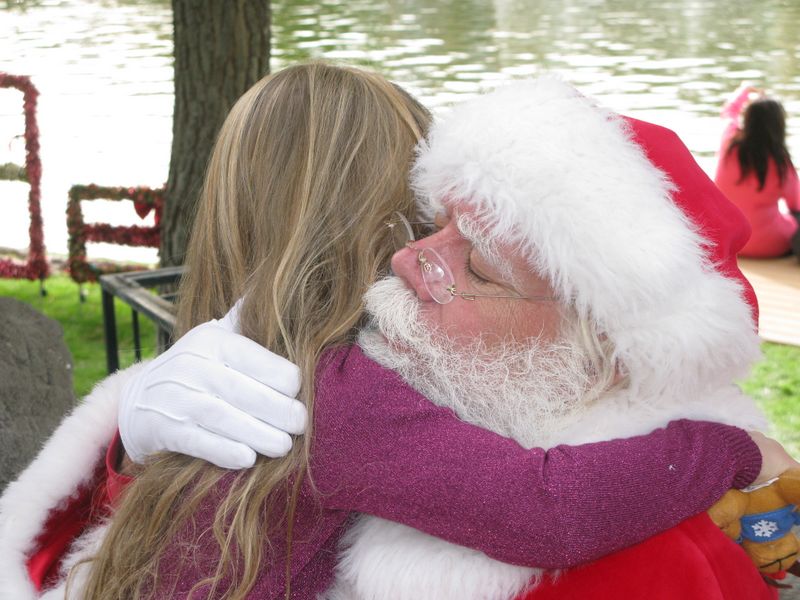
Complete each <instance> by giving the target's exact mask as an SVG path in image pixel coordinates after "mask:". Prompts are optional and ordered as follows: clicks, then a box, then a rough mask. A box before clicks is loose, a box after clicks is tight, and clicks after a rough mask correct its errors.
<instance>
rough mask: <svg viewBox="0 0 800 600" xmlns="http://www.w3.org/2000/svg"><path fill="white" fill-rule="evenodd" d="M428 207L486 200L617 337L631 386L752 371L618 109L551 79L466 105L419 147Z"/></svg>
mask: <svg viewBox="0 0 800 600" xmlns="http://www.w3.org/2000/svg"><path fill="white" fill-rule="evenodd" d="M412 178H413V184H414V186H415V189H416V190H417V192H418V193H419V195H420V198H421V201H422V202H428V203H430V204H431V205H432V206H433V207H434V208H437V207H440V206H441V205H442V202H443V200H445V199H448V202H449V203H451V204H454V205H457V204H458V203H460V202H463V203H467V204H469V205H471V206H473V207H475V208H476V209H477V211H478V214H479V215H481V217H482V218H483V219H485V220H486V222H487V224H488V225H489V227H488V230H489V231H490V232H491V235H493V236H494V237H496V238H498V239H500V240H502V241H505V242H507V243H511V244H518V245H519V248H520V249H521V251H522V252H523V253H524V254H525V256H526V258H527V259H528V262H529V264H530V266H531V267H532V269H534V270H535V271H536V272H537V273H539V274H541V275H543V276H545V277H547V278H548V279H549V280H550V282H551V283H552V285H553V287H554V289H555V290H556V293H557V294H558V296H559V297H560V298H561V299H562V300H563V301H564V302H565V303H568V304H570V305H572V306H574V307H575V309H576V310H577V311H578V313H579V315H581V316H582V317H584V318H589V319H591V320H592V322H593V323H594V324H595V325H596V327H597V328H598V330H599V331H600V332H602V333H604V334H605V335H607V336H608V337H609V339H610V340H611V341H612V342H613V343H614V345H615V348H616V352H617V358H618V359H619V361H620V362H621V364H622V365H624V369H625V370H626V372H627V373H628V374H629V375H630V378H631V385H632V389H633V390H634V391H635V392H637V393H641V394H642V396H646V397H648V398H654V399H655V398H658V397H663V396H665V395H666V396H670V397H674V396H675V395H676V394H692V395H694V396H697V395H698V394H699V393H702V391H703V390H705V389H712V388H716V387H717V386H719V385H721V384H725V383H729V382H730V381H732V380H735V379H737V378H740V377H742V376H744V375H746V374H747V372H748V370H749V366H750V364H751V363H752V361H753V360H754V359H756V358H757V357H758V338H757V336H756V334H755V332H754V331H753V329H752V325H751V323H752V320H751V316H750V309H749V307H748V305H747V303H746V302H745V301H744V299H743V296H742V290H741V286H740V285H739V283H738V282H735V281H733V280H730V279H727V278H725V277H723V276H722V275H721V274H720V273H719V272H718V271H716V270H715V269H714V268H713V266H712V265H710V264H709V262H708V259H707V257H706V253H705V251H704V248H703V246H704V243H705V240H704V239H703V238H702V237H701V236H700V234H699V233H698V232H697V230H696V228H695V227H694V225H693V224H692V223H691V222H690V220H689V219H688V218H687V217H686V215H684V213H683V212H682V211H681V210H680V209H679V208H678V207H677V206H676V205H675V204H674V202H673V201H672V197H671V192H672V184H671V183H670V181H669V180H668V178H667V176H666V175H665V174H664V173H662V172H661V171H660V170H658V169H657V168H656V167H655V166H653V165H652V164H651V163H650V162H649V161H648V160H647V158H646V157H645V155H644V153H643V151H642V149H641V148H640V147H639V146H637V145H636V143H634V142H633V141H632V140H631V139H630V135H629V132H628V131H627V127H626V124H625V122H624V120H622V119H621V118H620V117H619V116H617V115H615V114H613V113H611V112H610V111H608V110H606V109H603V108H600V107H598V106H597V105H596V104H595V103H594V102H593V101H592V100H590V99H588V98H586V97H584V96H582V95H581V94H580V93H578V92H577V91H576V90H575V89H574V88H572V87H571V86H569V85H568V84H566V83H564V82H562V81H559V80H557V79H555V78H552V77H545V78H541V79H537V80H533V81H527V82H521V83H516V84H511V85H509V86H507V87H504V88H501V89H499V90H496V91H494V92H491V93H489V94H486V95H484V96H480V97H477V98H475V99H472V100H469V101H467V102H464V103H462V104H460V105H458V106H456V107H455V108H454V109H453V110H452V112H450V113H449V114H447V115H446V116H445V117H443V118H442V119H441V120H440V121H439V122H438V123H436V124H435V125H434V126H433V128H432V130H431V132H430V135H429V138H428V142H427V143H425V144H423V145H422V146H421V148H420V150H419V155H418V157H417V162H416V164H415V167H414V170H413V175H412Z"/></svg>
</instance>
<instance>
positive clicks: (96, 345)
mask: <svg viewBox="0 0 800 600" xmlns="http://www.w3.org/2000/svg"><path fill="white" fill-rule="evenodd" d="M46 287H47V292H48V294H47V296H45V297H41V296H40V295H39V283H38V282H31V281H16V280H8V279H2V280H0V296H12V297H14V298H17V299H18V300H22V301H24V302H28V303H29V304H31V305H33V306H34V307H35V308H37V309H38V310H39V311H41V312H43V313H44V314H46V315H47V316H49V317H52V318H53V319H55V320H57V321H59V322H60V323H61V325H62V327H63V328H64V338H65V340H66V342H67V346H68V347H69V349H70V352H72V357H73V360H74V371H73V377H74V387H75V394H76V396H77V397H79V398H80V397H81V396H84V395H85V394H86V393H88V392H89V390H91V388H92V386H93V385H94V384H95V383H96V382H97V381H98V380H100V379H102V378H103V377H105V376H106V358H105V345H104V342H103V311H102V307H101V302H100V286H99V285H97V284H87V285H86V286H85V288H86V290H87V291H88V297H87V298H86V302H83V303H82V302H80V301H79V295H78V286H77V285H76V284H75V283H74V282H73V281H72V280H71V279H69V277H67V276H65V275H54V276H53V277H51V278H50V279H48V280H47V284H46ZM116 315H117V335H118V342H119V348H120V364H121V366H123V367H125V366H127V365H129V364H131V363H133V361H134V353H133V335H132V330H131V316H130V315H131V312H130V309H129V308H128V307H127V306H126V305H124V304H123V303H121V302H119V301H117V310H116ZM139 323H140V327H141V331H142V347H143V350H142V351H143V354H144V355H145V357H149V356H152V355H153V354H154V348H155V330H154V327H153V325H152V324H151V323H150V322H149V321H148V320H147V319H145V318H140V319H139ZM762 349H763V351H764V360H763V361H762V362H760V363H759V364H758V365H756V367H755V368H754V370H753V374H752V375H751V377H750V378H749V379H747V380H746V381H745V382H743V383H742V387H743V389H744V390H745V392H747V393H748V394H750V395H751V396H753V397H754V398H755V399H756V400H757V401H758V403H759V405H760V406H761V407H762V408H763V409H764V410H765V411H766V413H767V414H768V415H769V417H770V418H771V419H772V421H773V423H774V424H775V431H774V434H775V437H777V438H778V439H779V440H780V441H781V442H782V443H783V444H784V445H785V446H786V447H787V449H789V451H790V452H791V453H792V454H793V455H794V456H796V457H800V348H797V347H794V346H781V345H778V344H770V343H765V344H763V346H762Z"/></svg>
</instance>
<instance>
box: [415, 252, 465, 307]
mask: <svg viewBox="0 0 800 600" xmlns="http://www.w3.org/2000/svg"><path fill="white" fill-rule="evenodd" d="M417 260H418V261H419V266H420V270H421V271H422V282H423V283H424V284H425V289H426V290H428V293H429V294H430V295H431V298H433V299H434V300H435V301H436V302H438V303H439V304H447V303H448V302H452V300H453V298H454V295H453V289H454V288H455V284H456V280H455V277H453V273H452V271H450V268H449V267H448V266H447V263H446V262H445V261H444V259H443V258H442V257H441V256H440V255H439V253H438V252H436V250H434V249H433V248H425V249H424V250H420V251H419V254H418V256H417Z"/></svg>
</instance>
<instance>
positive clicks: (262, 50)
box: [161, 0, 270, 266]
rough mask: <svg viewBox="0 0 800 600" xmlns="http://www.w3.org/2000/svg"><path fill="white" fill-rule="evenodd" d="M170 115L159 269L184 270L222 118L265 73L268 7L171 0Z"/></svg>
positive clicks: (259, 1) (263, 1)
mask: <svg viewBox="0 0 800 600" xmlns="http://www.w3.org/2000/svg"><path fill="white" fill-rule="evenodd" d="M172 9H173V21H174V39H175V111H174V116H173V126H172V156H171V158H170V165H169V178H168V180H167V195H166V199H165V202H164V212H163V216H162V220H161V264H162V266H174V265H180V264H182V263H183V259H184V255H185V253H186V243H187V241H188V234H189V230H190V228H191V223H192V218H193V216H194V213H195V206H196V203H197V198H198V192H199V191H200V186H201V185H202V181H203V176H204V174H205V168H206V163H207V162H208V157H209V154H210V153H211V148H212V146H213V144H214V140H215V139H216V135H217V132H218V131H219V128H220V126H221V125H222V122H223V121H224V120H225V116H226V115H227V114H228V111H229V110H230V109H231V107H232V106H233V104H234V103H235V102H236V100H237V99H238V98H239V96H241V95H242V94H243V93H244V92H245V91H246V90H247V89H248V88H249V87H250V86H252V85H253V84H254V83H255V82H256V81H258V80H259V79H260V78H261V77H263V76H264V75H265V74H267V73H268V72H269V58H270V3H269V0H224V1H223V0H172Z"/></svg>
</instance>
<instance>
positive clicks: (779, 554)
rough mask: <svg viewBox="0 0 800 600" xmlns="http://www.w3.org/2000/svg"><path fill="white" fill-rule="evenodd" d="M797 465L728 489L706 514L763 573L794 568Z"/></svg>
mask: <svg viewBox="0 0 800 600" xmlns="http://www.w3.org/2000/svg"><path fill="white" fill-rule="evenodd" d="M798 506H800V469H789V470H788V471H786V472H784V473H783V474H782V475H781V476H780V477H778V478H776V479H773V480H772V481H768V482H767V483H764V484H761V485H755V486H750V487H749V488H745V489H743V490H730V491H728V492H727V493H726V494H725V495H724V496H723V497H722V498H721V499H720V500H719V502H717V503H716V504H715V505H714V506H712V507H711V508H710V509H709V511H708V514H709V516H710V517H711V520H712V521H714V523H716V524H717V526H718V527H720V529H722V531H724V532H725V534H726V535H727V536H728V537H730V538H731V539H732V540H734V541H736V542H737V543H739V544H741V546H742V548H743V549H744V551H745V552H747V554H748V556H750V558H751V559H752V560H753V562H754V563H755V564H756V567H758V570H759V571H761V573H764V574H770V575H772V574H779V573H781V572H783V571H787V570H791V571H792V572H793V573H794V572H795V571H796V569H797V565H796V562H797V559H798V553H799V552H800V540H798V538H797V537H796V536H795V534H794V533H793V532H792V527H793V526H795V525H800V512H798Z"/></svg>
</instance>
